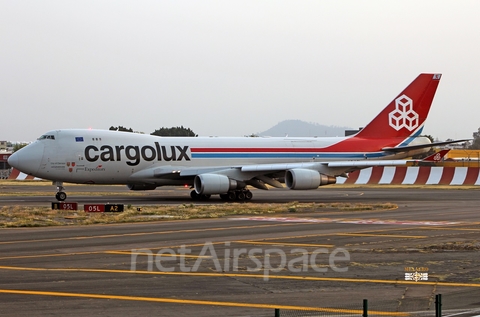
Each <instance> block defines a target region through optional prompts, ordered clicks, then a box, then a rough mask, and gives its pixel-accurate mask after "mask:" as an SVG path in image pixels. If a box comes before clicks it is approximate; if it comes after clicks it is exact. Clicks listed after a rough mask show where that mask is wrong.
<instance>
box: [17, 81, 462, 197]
mask: <svg viewBox="0 0 480 317" xmlns="http://www.w3.org/2000/svg"><path fill="white" fill-rule="evenodd" d="M440 77H441V75H440V74H420V75H419V76H418V77H417V78H416V79H415V80H414V81H413V82H412V83H411V84H410V85H409V86H408V87H407V88H405V90H403V91H402V92H401V93H400V94H399V95H398V96H396V97H395V98H394V99H393V101H392V102H391V103H390V104H388V106H387V107H386V108H385V109H383V110H382V111H381V112H380V114H378V115H377V116H376V117H375V119H373V121H372V122H370V123H369V124H368V125H367V126H365V128H364V129H362V130H361V131H360V132H358V133H357V134H355V135H353V136H349V137H336V138H288V137H287V138H261V137H260V138H247V137H240V138H219V137H215V138H209V137H185V138H178V137H157V136H152V135H144V134H135V133H125V132H114V131H102V130H54V131H50V132H48V133H46V134H45V135H43V136H41V137H40V138H39V139H38V140H37V141H36V142H34V143H32V144H30V145H28V146H27V147H25V148H23V149H21V150H19V151H18V152H16V153H14V154H13V155H12V156H10V158H9V161H8V162H9V164H10V165H11V166H13V167H16V168H17V169H19V170H21V171H22V172H24V173H27V174H31V175H34V176H36V177H40V178H44V179H50V180H53V181H55V182H56V184H57V188H58V192H57V195H56V198H57V199H58V200H65V199H66V194H65V192H64V187H63V182H71V183H90V184H127V185H128V187H129V188H130V189H132V190H150V189H155V188H157V187H159V186H165V185H180V186H191V187H192V188H194V190H192V192H191V196H192V198H194V199H207V198H210V196H211V195H213V194H219V195H220V198H222V199H224V200H245V199H247V200H249V199H251V198H252V192H251V191H250V190H248V187H247V186H252V187H256V188H260V189H268V187H267V185H270V186H274V187H283V185H282V182H285V184H286V187H287V188H289V189H296V190H302V189H316V188H318V187H319V186H322V185H328V184H333V183H335V182H336V177H338V176H346V173H348V172H350V171H353V170H356V169H361V168H365V167H370V166H377V165H383V166H385V165H404V164H405V163H406V161H402V160H398V159H401V158H405V157H409V156H412V155H415V154H419V153H423V152H426V151H428V150H429V149H430V147H432V146H433V145H436V144H438V145H441V144H447V143H453V142H442V143H435V144H432V143H431V142H430V140H429V139H428V138H426V137H420V134H421V132H422V129H423V126H424V123H425V120H426V118H427V115H428V112H429V110H430V106H431V104H432V101H433V97H434V95H435V91H436V90H437V86H438V83H439V81H440ZM355 112H356V109H353V110H352V113H355Z"/></svg>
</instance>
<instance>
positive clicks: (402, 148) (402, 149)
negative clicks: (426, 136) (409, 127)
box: [382, 139, 471, 153]
mask: <svg viewBox="0 0 480 317" xmlns="http://www.w3.org/2000/svg"><path fill="white" fill-rule="evenodd" d="M470 140H471V139H462V140H452V141H445V142H433V143H426V144H418V145H407V146H397V147H385V148H383V149H382V151H386V152H392V153H397V152H407V151H412V150H418V149H424V148H428V147H435V146H442V145H447V144H454V143H460V142H466V141H470Z"/></svg>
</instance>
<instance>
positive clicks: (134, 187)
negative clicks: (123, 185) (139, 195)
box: [127, 184, 157, 190]
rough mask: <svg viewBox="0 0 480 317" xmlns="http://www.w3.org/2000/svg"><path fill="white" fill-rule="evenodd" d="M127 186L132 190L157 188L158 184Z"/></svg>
mask: <svg viewBox="0 0 480 317" xmlns="http://www.w3.org/2000/svg"><path fill="white" fill-rule="evenodd" d="M127 187H128V189H130V190H154V189H156V188H157V186H156V185H152V184H128V185H127Z"/></svg>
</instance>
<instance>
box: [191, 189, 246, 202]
mask: <svg viewBox="0 0 480 317" xmlns="http://www.w3.org/2000/svg"><path fill="white" fill-rule="evenodd" d="M190 197H191V198H192V199H193V200H208V199H210V197H211V195H200V194H197V192H196V191H195V190H192V191H191V192H190ZM252 198H253V194H252V192H251V191H249V190H248V189H237V190H231V191H229V192H228V193H225V194H220V199H221V200H225V201H245V200H251V199H252Z"/></svg>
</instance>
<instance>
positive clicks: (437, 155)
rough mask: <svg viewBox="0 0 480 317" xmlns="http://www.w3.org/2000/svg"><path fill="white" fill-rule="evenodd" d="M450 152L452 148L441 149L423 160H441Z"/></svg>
mask: <svg viewBox="0 0 480 317" xmlns="http://www.w3.org/2000/svg"><path fill="white" fill-rule="evenodd" d="M448 152H450V149H447V150H441V151H440V152H437V153H434V154H432V155H430V156H427V157H426V158H424V159H423V160H422V162H440V161H441V160H442V159H443V158H444V157H445V155H447V153H448Z"/></svg>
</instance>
